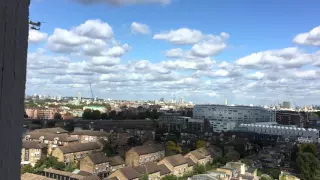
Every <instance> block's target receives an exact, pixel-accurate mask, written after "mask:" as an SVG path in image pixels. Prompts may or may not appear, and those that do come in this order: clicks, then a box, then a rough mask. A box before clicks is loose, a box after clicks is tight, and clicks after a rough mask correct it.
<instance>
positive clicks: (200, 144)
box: [196, 140, 206, 149]
mask: <svg viewBox="0 0 320 180" xmlns="http://www.w3.org/2000/svg"><path fill="white" fill-rule="evenodd" d="M205 146H206V142H205V141H203V140H198V141H197V142H196V149H199V148H202V147H205Z"/></svg>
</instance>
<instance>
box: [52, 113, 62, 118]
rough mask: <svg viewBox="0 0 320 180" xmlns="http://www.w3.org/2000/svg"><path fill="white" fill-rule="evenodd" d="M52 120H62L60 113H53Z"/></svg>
mask: <svg viewBox="0 0 320 180" xmlns="http://www.w3.org/2000/svg"><path fill="white" fill-rule="evenodd" d="M53 119H54V120H61V119H62V116H61V114H60V113H57V112H56V113H54V115H53Z"/></svg>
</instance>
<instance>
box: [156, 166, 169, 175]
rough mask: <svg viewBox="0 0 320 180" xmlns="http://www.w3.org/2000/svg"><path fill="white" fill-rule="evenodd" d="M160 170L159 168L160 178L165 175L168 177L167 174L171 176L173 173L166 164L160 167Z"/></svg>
mask: <svg viewBox="0 0 320 180" xmlns="http://www.w3.org/2000/svg"><path fill="white" fill-rule="evenodd" d="M158 168H159V170H160V176H163V175H166V174H170V173H171V171H170V169H169V168H167V166H166V165H164V164H160V165H158Z"/></svg>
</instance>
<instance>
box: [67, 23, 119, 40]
mask: <svg viewBox="0 0 320 180" xmlns="http://www.w3.org/2000/svg"><path fill="white" fill-rule="evenodd" d="M72 32H74V33H75V34H77V35H79V36H84V37H88V38H92V39H111V38H112V37H113V31H112V28H111V26H110V25H109V24H108V23H106V22H103V21H101V20H100V19H94V20H87V21H86V22H84V23H83V24H80V25H79V26H77V27H75V28H74V29H72Z"/></svg>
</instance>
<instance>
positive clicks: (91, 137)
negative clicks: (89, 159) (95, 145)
mask: <svg viewBox="0 0 320 180" xmlns="http://www.w3.org/2000/svg"><path fill="white" fill-rule="evenodd" d="M70 136H71V137H74V138H76V139H78V141H79V142H80V143H88V142H96V141H98V140H99V139H104V140H106V141H108V138H109V133H107V132H104V131H91V130H80V131H74V132H72V133H70Z"/></svg>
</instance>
